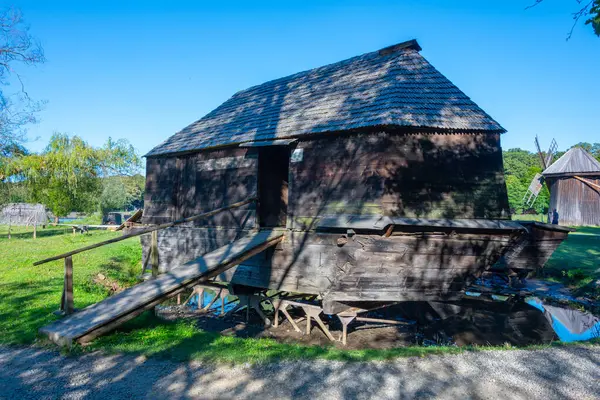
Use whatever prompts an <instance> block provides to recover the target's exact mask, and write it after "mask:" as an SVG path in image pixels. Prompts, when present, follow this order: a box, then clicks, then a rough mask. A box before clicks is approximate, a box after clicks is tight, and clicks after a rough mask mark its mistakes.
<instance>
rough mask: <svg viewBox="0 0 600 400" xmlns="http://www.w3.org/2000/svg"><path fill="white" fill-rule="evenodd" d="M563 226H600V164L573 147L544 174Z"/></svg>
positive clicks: (585, 152) (581, 150) (552, 203)
mask: <svg viewBox="0 0 600 400" xmlns="http://www.w3.org/2000/svg"><path fill="white" fill-rule="evenodd" d="M542 174H543V175H544V178H545V179H546V184H547V185H548V189H549V190H550V212H552V210H554V209H556V210H557V212H558V215H559V217H558V222H559V224H561V225H571V226H582V225H585V226H596V225H600V162H598V160H596V159H595V158H594V156H592V155H591V154H590V153H588V152H587V151H585V150H584V149H582V148H580V147H573V148H572V149H570V150H569V151H567V152H566V153H565V154H564V155H563V156H562V157H560V158H559V159H558V160H556V161H555V162H554V163H553V164H552V165H551V166H549V167H548V168H547V169H546V170H545V171H544V172H543V173H542Z"/></svg>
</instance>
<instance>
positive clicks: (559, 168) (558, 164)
mask: <svg viewBox="0 0 600 400" xmlns="http://www.w3.org/2000/svg"><path fill="white" fill-rule="evenodd" d="M577 174H581V175H590V174H594V175H600V162H598V160H596V159H595V158H594V156H592V155H591V154H590V153H588V152H587V151H585V150H584V149H582V148H581V147H573V148H572V149H570V150H569V151H567V152H566V153H565V154H563V156H562V157H560V158H559V159H558V160H556V161H555V162H554V163H553V164H552V165H550V166H549V167H548V168H546V169H545V170H544V172H542V175H544V176H561V175H562V176H564V175H577Z"/></svg>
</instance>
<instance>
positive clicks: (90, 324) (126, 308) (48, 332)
mask: <svg viewBox="0 0 600 400" xmlns="http://www.w3.org/2000/svg"><path fill="white" fill-rule="evenodd" d="M282 239H283V232H282V231H275V230H262V231H259V232H257V233H253V234H250V235H248V236H246V237H244V238H242V239H239V240H236V241H235V242H233V243H230V244H228V245H226V246H223V247H221V248H219V249H217V250H215V251H212V252H210V253H208V254H205V255H204V256H202V257H199V258H197V259H195V260H193V261H190V262H188V263H186V264H184V265H182V266H180V267H177V268H174V269H173V270H171V271H169V272H167V273H165V274H162V275H160V276H158V277H157V278H156V279H153V280H150V281H147V282H144V283H140V284H138V285H136V286H133V287H131V288H129V289H127V290H124V291H122V292H120V293H117V294H115V295H113V296H111V297H109V298H107V299H106V300H103V301H101V302H99V303H96V304H93V305H91V306H89V307H87V308H85V309H83V310H81V311H78V312H76V313H74V314H72V315H70V316H68V317H65V318H63V319H61V320H58V321H56V322H53V323H52V324H50V325H47V326H45V327H43V328H41V329H40V333H42V334H43V335H45V336H48V338H49V339H50V340H52V341H53V342H55V343H57V344H59V345H65V346H70V345H71V344H72V343H73V342H74V341H78V342H80V343H85V342H88V341H90V340H92V339H93V338H95V337H97V336H100V335H102V334H104V333H106V332H108V331H110V330H112V329H114V328H115V327H117V326H119V325H121V324H122V323H124V322H126V321H128V320H130V319H132V318H134V317H135V316H137V315H139V314H141V313H142V312H143V311H145V310H148V309H150V308H152V307H154V306H156V305H158V304H160V303H161V302H162V301H163V300H165V299H166V298H169V297H171V296H174V295H176V294H178V293H180V292H182V291H183V290H185V289H186V288H189V287H191V286H193V285H194V284H196V283H198V282H203V281H207V280H209V279H211V278H213V277H215V276H217V275H219V274H220V273H222V272H223V271H226V270H227V269H229V268H232V267H234V266H236V265H238V264H239V263H241V262H243V261H244V260H246V259H248V258H250V257H252V256H253V255H255V254H257V253H260V252H261V251H263V250H265V249H267V248H269V247H271V246H274V245H276V244H277V243H279V242H280V241H281V240H282Z"/></svg>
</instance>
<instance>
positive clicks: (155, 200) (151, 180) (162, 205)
mask: <svg viewBox="0 0 600 400" xmlns="http://www.w3.org/2000/svg"><path fill="white" fill-rule="evenodd" d="M178 176H179V174H178V170H177V159H176V158H148V160H146V193H145V195H144V222H145V223H150V224H160V223H163V222H170V221H173V219H174V218H175V217H176V214H177V213H176V206H177V196H178V183H179V182H178Z"/></svg>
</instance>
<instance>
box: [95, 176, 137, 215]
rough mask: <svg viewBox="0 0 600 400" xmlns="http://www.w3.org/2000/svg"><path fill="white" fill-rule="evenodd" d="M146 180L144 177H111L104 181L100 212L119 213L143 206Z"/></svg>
mask: <svg viewBox="0 0 600 400" xmlns="http://www.w3.org/2000/svg"><path fill="white" fill-rule="evenodd" d="M144 185H145V178H144V177H143V176H142V175H134V176H110V177H107V178H105V179H103V180H102V194H101V196H100V211H101V212H102V214H103V215H104V214H106V213H107V212H108V211H119V210H126V209H133V208H140V207H142V205H143V194H144Z"/></svg>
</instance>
